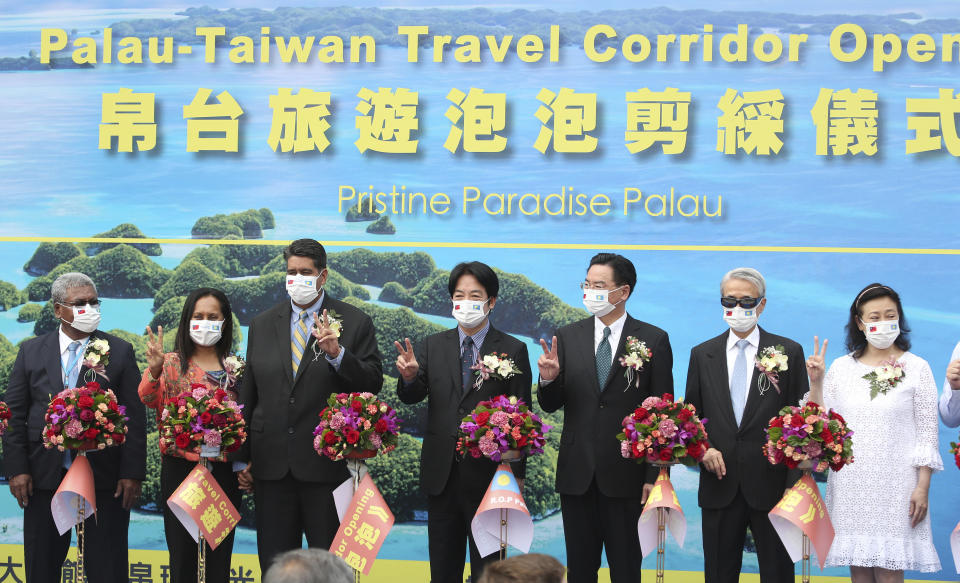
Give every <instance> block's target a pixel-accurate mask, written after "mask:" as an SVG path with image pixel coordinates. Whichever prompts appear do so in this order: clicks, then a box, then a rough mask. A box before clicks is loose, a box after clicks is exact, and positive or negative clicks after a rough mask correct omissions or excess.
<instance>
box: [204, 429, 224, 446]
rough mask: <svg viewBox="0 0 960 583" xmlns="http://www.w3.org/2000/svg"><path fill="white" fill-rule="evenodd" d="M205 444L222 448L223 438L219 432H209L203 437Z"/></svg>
mask: <svg viewBox="0 0 960 583" xmlns="http://www.w3.org/2000/svg"><path fill="white" fill-rule="evenodd" d="M203 442H204V443H205V444H207V445H208V446H210V447H220V443H221V438H220V432H219V431H208V432H206V433H205V434H204V435H203Z"/></svg>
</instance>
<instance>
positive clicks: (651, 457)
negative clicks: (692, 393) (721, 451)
mask: <svg viewBox="0 0 960 583" xmlns="http://www.w3.org/2000/svg"><path fill="white" fill-rule="evenodd" d="M706 422H707V420H706V419H703V420H701V419H699V418H698V417H697V409H696V407H694V406H693V405H691V404H689V403H684V402H683V401H682V400H681V401H674V400H673V395H671V394H669V393H664V395H663V396H661V397H647V398H646V399H644V401H643V403H641V405H640V406H639V407H637V408H636V409H635V410H634V412H633V413H631V414H630V415H627V416H626V417H624V418H623V421H622V423H621V424H622V426H623V431H621V432H620V433H618V434H617V439H619V440H620V454H621V455H622V456H623V457H625V458H627V459H635V460H637V462H638V463H639V462H644V461H646V462H649V463H653V464H658V465H668V464H673V463H682V464H684V465H688V466H695V465H697V463H698V462H700V460H702V459H703V456H704V454H706V453H707V449H709V448H710V444H709V442H708V441H707V431H706V429H704V427H703V424H704V423H706Z"/></svg>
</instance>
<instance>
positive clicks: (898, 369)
mask: <svg viewBox="0 0 960 583" xmlns="http://www.w3.org/2000/svg"><path fill="white" fill-rule="evenodd" d="M903 369H904V366H903V363H902V362H897V361H896V360H893V359H890V360H886V361H884V362H881V363H880V366H878V367H877V368H875V369H873V370H872V371H870V372H868V373H867V374H865V375H863V378H864V379H866V380H868V381H870V400H871V401H872V400H874V399H875V398H876V396H877V395H886V394H887V393H888V392H890V389H892V388H893V387H895V386H897V385H898V384H900V382H901V381H903V379H904V378H906V376H907V373H905V372H903Z"/></svg>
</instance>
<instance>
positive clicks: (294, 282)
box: [287, 275, 320, 306]
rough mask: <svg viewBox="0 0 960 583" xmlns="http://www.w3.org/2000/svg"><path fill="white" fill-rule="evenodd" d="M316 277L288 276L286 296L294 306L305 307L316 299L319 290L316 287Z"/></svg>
mask: <svg viewBox="0 0 960 583" xmlns="http://www.w3.org/2000/svg"><path fill="white" fill-rule="evenodd" d="M317 279H319V278H318V277H317V276H316V275H288V276H287V294H288V295H289V296H290V299H291V300H293V302H294V303H295V304H299V305H301V306H305V305H307V304H309V303H310V302H312V301H313V300H315V299H317V296H319V295H320V289H319V288H318V286H317Z"/></svg>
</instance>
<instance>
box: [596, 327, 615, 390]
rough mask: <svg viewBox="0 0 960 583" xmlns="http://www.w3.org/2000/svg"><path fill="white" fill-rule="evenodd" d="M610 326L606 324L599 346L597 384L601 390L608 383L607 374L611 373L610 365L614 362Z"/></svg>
mask: <svg viewBox="0 0 960 583" xmlns="http://www.w3.org/2000/svg"><path fill="white" fill-rule="evenodd" d="M609 338H610V326H604V328H603V338H601V339H600V345H599V346H597V357H596V358H597V384H598V385H600V390H601V391H602V390H603V387H604V385H606V384H607V376H608V375H609V374H610V365H611V363H612V362H613V352H612V351H611V350H610V340H609Z"/></svg>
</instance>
